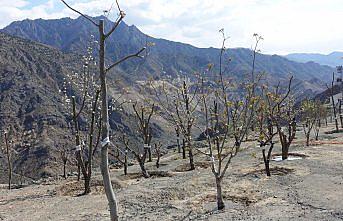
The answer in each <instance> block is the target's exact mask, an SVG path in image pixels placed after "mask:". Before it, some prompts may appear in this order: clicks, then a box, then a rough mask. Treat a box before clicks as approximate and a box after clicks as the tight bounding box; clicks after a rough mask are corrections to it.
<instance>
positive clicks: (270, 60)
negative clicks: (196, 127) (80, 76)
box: [2, 17, 333, 93]
mask: <svg viewBox="0 0 343 221" xmlns="http://www.w3.org/2000/svg"><path fill="white" fill-rule="evenodd" d="M99 18H103V17H98V18H95V19H96V20H97V19H99ZM110 23H111V22H110V21H107V22H106V24H107V26H106V28H107V29H109V27H110ZM2 31H3V32H6V33H9V34H11V35H15V36H19V37H23V38H27V39H31V40H34V41H37V42H41V43H44V44H48V45H51V46H53V47H56V48H58V49H61V50H62V51H64V52H75V53H81V52H82V51H83V50H84V49H85V48H86V44H87V39H89V36H90V35H95V36H97V34H96V33H97V30H96V29H95V28H94V27H93V26H92V25H91V24H90V23H89V22H88V21H87V20H85V19H83V18H82V17H80V18H78V19H70V18H63V19H55V20H43V19H38V20H24V21H18V22H13V23H12V24H10V25H9V26H7V27H5V28H4V29H3V30H2ZM147 41H149V42H154V43H155V46H154V47H152V48H151V51H150V55H149V57H148V59H147V60H146V61H145V62H144V63H143V64H142V65H139V68H138V69H134V68H133V67H137V65H132V64H133V63H135V64H137V62H139V61H131V62H127V63H125V64H123V65H122V66H121V68H122V69H123V70H124V71H125V72H127V75H129V78H131V79H134V78H141V77H146V76H156V75H157V76H158V75H166V74H167V75H171V76H175V75H176V74H178V73H183V74H192V73H193V72H198V71H201V70H203V69H204V67H206V65H207V64H208V63H214V64H215V67H216V64H218V60H219V59H218V57H219V50H218V49H215V48H196V47H193V46H191V45H188V44H183V43H178V42H172V41H168V40H164V39H156V38H153V37H150V36H147V35H145V34H144V33H142V32H141V31H139V29H138V28H137V27H135V26H128V25H126V24H125V23H121V24H120V25H119V27H118V30H117V31H116V32H115V34H114V35H113V36H112V37H111V38H110V39H109V40H108V42H107V57H108V58H109V59H116V58H119V57H122V56H124V55H126V54H128V53H132V52H135V51H136V50H137V49H139V48H141V47H142V46H144V45H145V43H146V42H147ZM229 58H230V60H231V62H230V64H229V68H228V74H230V75H234V76H242V75H244V74H246V73H248V72H249V70H250V69H251V63H252V52H251V50H249V49H244V48H237V49H230V50H229V51H228V55H227V57H226V59H225V60H226V61H227V60H228V59H229ZM256 69H257V71H260V72H266V73H268V74H269V80H270V81H272V82H274V83H275V82H277V81H279V80H280V79H285V78H287V77H288V76H289V74H290V73H291V74H293V75H294V76H295V78H296V80H297V81H300V82H301V85H304V87H305V86H306V88H303V89H305V90H306V89H309V90H311V91H312V93H315V92H318V91H321V90H324V89H325V87H324V86H323V85H324V84H323V81H325V80H326V79H327V76H328V75H330V74H331V73H332V71H333V69H332V68H331V67H328V66H321V65H319V64H316V63H307V64H303V63H297V62H294V61H290V60H288V59H286V58H284V57H281V56H277V55H273V56H270V55H263V54H259V55H258V57H257V61H256Z"/></svg>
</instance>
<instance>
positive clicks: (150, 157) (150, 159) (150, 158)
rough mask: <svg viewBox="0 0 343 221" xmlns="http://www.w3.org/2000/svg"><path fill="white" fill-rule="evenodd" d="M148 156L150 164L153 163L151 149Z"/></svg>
mask: <svg viewBox="0 0 343 221" xmlns="http://www.w3.org/2000/svg"><path fill="white" fill-rule="evenodd" d="M148 156H149V160H148V162H152V156H151V147H150V148H149V149H148Z"/></svg>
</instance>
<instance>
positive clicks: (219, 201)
mask: <svg viewBox="0 0 343 221" xmlns="http://www.w3.org/2000/svg"><path fill="white" fill-rule="evenodd" d="M216 186H217V207H218V210H223V209H224V208H225V204H224V200H223V194H222V184H221V179H220V178H219V177H216Z"/></svg>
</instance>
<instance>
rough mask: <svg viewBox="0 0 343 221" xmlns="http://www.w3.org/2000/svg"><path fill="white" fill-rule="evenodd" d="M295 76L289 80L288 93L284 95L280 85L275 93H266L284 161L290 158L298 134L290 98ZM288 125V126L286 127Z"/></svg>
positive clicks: (270, 116)
mask: <svg viewBox="0 0 343 221" xmlns="http://www.w3.org/2000/svg"><path fill="white" fill-rule="evenodd" d="M292 80H293V76H291V78H290V79H289V82H288V87H287V91H286V93H285V94H282V92H281V89H280V83H279V84H278V85H277V86H276V88H275V90H274V91H269V92H266V100H267V106H268V110H269V111H268V115H269V118H270V119H271V120H272V122H273V125H274V126H275V127H276V130H277V133H278V135H279V139H280V143H281V147H282V159H283V160H285V159H287V158H288V152H289V147H290V145H291V143H292V142H293V140H294V138H295V134H296V120H295V115H296V110H295V107H294V101H293V99H292V98H290V97H289V96H290V93H291V85H292ZM284 125H286V126H284Z"/></svg>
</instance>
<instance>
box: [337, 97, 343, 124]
mask: <svg viewBox="0 0 343 221" xmlns="http://www.w3.org/2000/svg"><path fill="white" fill-rule="evenodd" d="M338 114H339V120H340V123H341V128H343V115H342V100H341V99H339V106H338Z"/></svg>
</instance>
